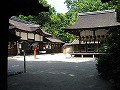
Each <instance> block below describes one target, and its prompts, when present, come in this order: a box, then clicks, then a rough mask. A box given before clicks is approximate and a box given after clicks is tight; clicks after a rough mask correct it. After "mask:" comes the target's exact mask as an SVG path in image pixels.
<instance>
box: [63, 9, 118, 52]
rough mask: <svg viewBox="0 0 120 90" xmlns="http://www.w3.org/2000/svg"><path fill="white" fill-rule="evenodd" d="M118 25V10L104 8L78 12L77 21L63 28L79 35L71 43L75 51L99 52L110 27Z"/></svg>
mask: <svg viewBox="0 0 120 90" xmlns="http://www.w3.org/2000/svg"><path fill="white" fill-rule="evenodd" d="M118 26H120V23H119V22H117V14H116V11H115V10H104V11H95V12H85V13H78V17H77V20H76V22H75V23H74V24H73V25H72V26H68V27H66V28H64V29H63V30H64V32H68V33H70V34H74V35H76V36H77V37H78V38H76V40H74V41H73V42H72V43H71V44H72V45H74V51H79V53H84V52H85V53H89V52H93V53H98V52H99V50H98V48H99V47H100V45H101V44H102V41H104V40H105V38H107V37H108V33H107V32H108V31H109V28H111V27H118Z"/></svg>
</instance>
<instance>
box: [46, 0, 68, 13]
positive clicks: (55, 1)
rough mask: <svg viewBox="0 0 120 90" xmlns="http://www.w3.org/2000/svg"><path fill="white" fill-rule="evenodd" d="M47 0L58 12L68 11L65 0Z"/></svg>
mask: <svg viewBox="0 0 120 90" xmlns="http://www.w3.org/2000/svg"><path fill="white" fill-rule="evenodd" d="M46 1H47V2H48V4H50V5H51V6H52V7H54V8H55V10H56V11H57V13H63V14H64V13H66V12H67V11H68V10H67V7H66V5H65V4H64V2H65V0H46Z"/></svg>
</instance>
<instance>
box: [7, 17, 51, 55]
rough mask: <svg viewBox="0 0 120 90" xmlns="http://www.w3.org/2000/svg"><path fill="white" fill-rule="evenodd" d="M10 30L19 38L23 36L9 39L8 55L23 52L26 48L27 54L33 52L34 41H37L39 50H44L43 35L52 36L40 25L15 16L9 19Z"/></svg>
mask: <svg viewBox="0 0 120 90" xmlns="http://www.w3.org/2000/svg"><path fill="white" fill-rule="evenodd" d="M9 31H10V32H11V33H12V34H13V35H15V36H17V37H18V38H19V37H21V38H20V39H17V40H16V41H9V44H8V55H17V54H21V53H22V50H25V51H26V54H30V53H33V51H32V44H33V43H37V44H38V48H39V50H43V37H49V36H52V35H51V34H49V33H47V32H45V31H43V30H42V29H41V28H40V26H39V25H37V24H34V23H30V22H27V21H25V20H21V19H18V18H16V17H14V16H12V17H11V18H10V19H9Z"/></svg>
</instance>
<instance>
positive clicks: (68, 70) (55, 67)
mask: <svg viewBox="0 0 120 90" xmlns="http://www.w3.org/2000/svg"><path fill="white" fill-rule="evenodd" d="M23 60H24V58H23V56H14V57H8V71H11V72H22V71H23ZM95 64H96V61H95V58H81V57H71V56H70V55H69V54H66V55H64V54H62V53H60V54H53V55H51V54H43V55H37V56H36V59H34V57H33V55H30V56H26V70H27V72H26V73H21V74H18V75H13V76H8V90H113V86H112V84H111V83H110V82H108V81H105V80H103V79H102V78H100V77H99V75H98V73H97V70H96V66H95Z"/></svg>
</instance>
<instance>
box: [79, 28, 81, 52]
mask: <svg viewBox="0 0 120 90" xmlns="http://www.w3.org/2000/svg"><path fill="white" fill-rule="evenodd" d="M79 52H81V37H80V30H79Z"/></svg>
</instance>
